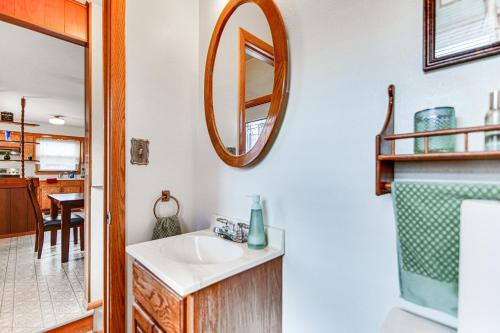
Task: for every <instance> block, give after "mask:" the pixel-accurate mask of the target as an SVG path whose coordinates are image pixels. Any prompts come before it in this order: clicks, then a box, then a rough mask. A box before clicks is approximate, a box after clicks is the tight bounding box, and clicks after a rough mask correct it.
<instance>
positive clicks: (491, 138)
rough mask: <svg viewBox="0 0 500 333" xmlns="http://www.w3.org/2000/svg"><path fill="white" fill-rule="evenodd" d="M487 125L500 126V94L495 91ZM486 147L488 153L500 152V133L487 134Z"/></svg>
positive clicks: (487, 114) (492, 95)
mask: <svg viewBox="0 0 500 333" xmlns="http://www.w3.org/2000/svg"><path fill="white" fill-rule="evenodd" d="M485 124H486V125H500V92H499V91H498V90H497V91H494V92H492V93H491V95H490V110H489V111H488V113H486V119H485ZM484 136H485V142H484V147H485V149H486V150H487V151H497V150H500V131H491V132H485V133H484Z"/></svg>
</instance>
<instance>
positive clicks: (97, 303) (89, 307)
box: [86, 299, 104, 311]
mask: <svg viewBox="0 0 500 333" xmlns="http://www.w3.org/2000/svg"><path fill="white" fill-rule="evenodd" d="M103 304H104V301H103V300H102V299H100V300H97V301H95V302H91V303H87V307H86V309H87V311H91V310H95V309H98V308H100V307H101V306H103Z"/></svg>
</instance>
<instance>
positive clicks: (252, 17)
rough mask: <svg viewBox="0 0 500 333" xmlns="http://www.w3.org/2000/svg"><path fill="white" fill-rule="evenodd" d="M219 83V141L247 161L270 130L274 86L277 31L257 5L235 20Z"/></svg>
mask: <svg viewBox="0 0 500 333" xmlns="http://www.w3.org/2000/svg"><path fill="white" fill-rule="evenodd" d="M213 77H214V78H213V80H214V113H215V119H216V123H217V130H218V132H219V136H220V138H221V141H222V142H223V144H224V147H225V148H226V150H227V151H228V152H230V153H231V154H232V155H243V154H245V153H247V152H249V151H250V150H251V149H252V148H253V147H254V146H255V144H256V143H257V141H258V139H259V137H260V136H261V134H262V132H263V131H264V129H265V124H266V121H267V118H268V113H269V108H270V106H271V97H272V93H273V84H274V51H273V44H272V35H271V30H270V28H269V24H268V22H267V20H266V17H265V16H264V13H263V12H262V11H261V10H260V8H259V7H258V6H256V5H255V4H245V5H243V6H240V7H239V8H238V9H237V10H236V12H235V13H234V14H233V15H232V16H231V19H230V20H229V22H228V24H227V26H226V28H225V29H224V33H223V34H222V37H221V41H220V45H219V49H218V52H217V59H216V63H215V68H214V74H213Z"/></svg>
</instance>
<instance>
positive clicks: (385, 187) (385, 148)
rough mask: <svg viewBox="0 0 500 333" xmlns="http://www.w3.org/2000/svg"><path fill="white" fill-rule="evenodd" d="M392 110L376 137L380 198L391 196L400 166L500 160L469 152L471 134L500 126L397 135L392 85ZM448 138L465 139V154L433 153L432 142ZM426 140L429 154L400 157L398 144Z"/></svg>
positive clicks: (485, 153)
mask: <svg viewBox="0 0 500 333" xmlns="http://www.w3.org/2000/svg"><path fill="white" fill-rule="evenodd" d="M388 93H389V106H388V109H387V116H386V119H385V123H384V127H383V129H382V131H381V132H380V134H379V135H377V137H376V168H377V170H376V184H375V186H376V188H375V192H376V194H377V195H383V194H388V193H391V183H392V181H394V166H395V163H396V162H432V161H467V160H499V159H500V151H477V152H471V151H469V134H470V133H478V132H490V131H499V130H500V125H494V126H475V127H465V128H454V129H446V130H439V131H430V132H417V133H403V134H394V100H395V87H394V85H390V86H389V89H388ZM444 135H463V137H464V151H463V152H452V153H432V152H429V150H430V149H429V138H431V137H436V136H444ZM415 138H424V145H425V153H423V154H396V141H397V140H403V139H415Z"/></svg>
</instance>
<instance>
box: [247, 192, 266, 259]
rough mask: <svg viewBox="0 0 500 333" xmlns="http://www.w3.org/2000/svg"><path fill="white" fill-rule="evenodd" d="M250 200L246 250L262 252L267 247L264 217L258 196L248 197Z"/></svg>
mask: <svg viewBox="0 0 500 333" xmlns="http://www.w3.org/2000/svg"><path fill="white" fill-rule="evenodd" d="M249 197H251V198H252V213H251V215H250V231H249V232H248V248H249V249H252V250H262V249H264V248H266V247H267V238H266V231H265V229H264V216H263V215H262V206H261V204H260V195H257V194H254V195H250V196H249Z"/></svg>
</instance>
